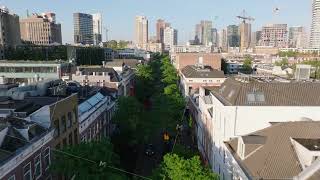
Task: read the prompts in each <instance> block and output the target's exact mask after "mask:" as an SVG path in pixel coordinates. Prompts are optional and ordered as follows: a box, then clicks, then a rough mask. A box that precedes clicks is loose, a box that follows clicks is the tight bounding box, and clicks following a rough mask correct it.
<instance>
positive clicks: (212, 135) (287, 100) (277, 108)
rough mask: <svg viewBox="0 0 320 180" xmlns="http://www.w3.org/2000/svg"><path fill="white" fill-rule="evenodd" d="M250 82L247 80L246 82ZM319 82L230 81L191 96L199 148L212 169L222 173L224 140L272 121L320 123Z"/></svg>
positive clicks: (262, 126) (223, 172)
mask: <svg viewBox="0 0 320 180" xmlns="http://www.w3.org/2000/svg"><path fill="white" fill-rule="evenodd" d="M247 80H248V79H247ZM318 97H320V84H319V83H307V82H305V83H304V82H297V83H281V82H269V83H266V82H258V81H255V80H250V81H244V79H239V80H237V79H233V78H229V79H227V80H226V81H225V82H224V83H223V84H222V85H221V86H220V88H200V93H199V97H196V98H195V97H191V98H190V101H191V104H192V106H190V112H191V114H192V116H193V118H194V119H195V122H196V127H195V129H196V134H197V139H198V148H199V150H200V152H201V153H202V155H203V157H204V159H206V160H207V162H208V163H209V164H210V165H211V167H212V170H214V171H215V172H218V173H219V174H220V177H226V176H227V174H228V173H229V172H225V171H223V169H224V165H225V159H224V155H223V154H224V152H225V149H224V141H229V140H230V138H234V137H239V136H243V135H246V134H249V133H252V132H254V131H257V130H260V129H263V128H266V127H269V126H270V125H271V124H272V123H273V122H288V121H300V120H305V119H314V120H320V99H319V98H318Z"/></svg>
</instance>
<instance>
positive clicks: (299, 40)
mask: <svg viewBox="0 0 320 180" xmlns="http://www.w3.org/2000/svg"><path fill="white" fill-rule="evenodd" d="M306 36H307V35H306V32H305V29H304V27H302V26H296V27H290V28H289V47H291V48H305V47H306V43H307V42H306Z"/></svg>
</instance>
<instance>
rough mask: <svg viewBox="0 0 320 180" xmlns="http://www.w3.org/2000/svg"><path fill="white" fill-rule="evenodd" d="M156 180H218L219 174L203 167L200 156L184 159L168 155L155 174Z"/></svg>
mask: <svg viewBox="0 0 320 180" xmlns="http://www.w3.org/2000/svg"><path fill="white" fill-rule="evenodd" d="M153 178H154V179H165V180H181V179H183V180H194V179H201V180H218V179H219V177H218V175H217V174H215V173H213V172H211V170H210V169H209V168H208V167H203V166H202V165H201V161H200V158H199V156H194V157H192V158H190V159H185V158H182V157H180V156H178V155H176V154H166V155H165V156H164V158H163V162H162V163H161V165H160V167H159V169H157V170H156V171H155V172H154V176H153Z"/></svg>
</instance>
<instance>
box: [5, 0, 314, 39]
mask: <svg viewBox="0 0 320 180" xmlns="http://www.w3.org/2000/svg"><path fill="white" fill-rule="evenodd" d="M311 4H312V0H0V5H5V6H7V7H8V8H9V9H10V10H11V11H13V12H14V13H16V14H18V15H19V16H20V18H21V17H25V16H26V12H27V9H28V10H29V13H32V12H38V13H41V12H48V11H51V12H55V13H56V15H57V21H59V22H61V23H62V38H63V41H64V42H69V43H70V42H73V19H72V14H73V13H74V12H84V13H95V12H101V13H102V14H103V24H105V25H106V26H107V27H108V29H110V31H109V33H108V36H109V39H117V40H120V39H125V40H132V39H133V33H134V31H133V28H134V17H135V16H136V15H145V16H147V17H148V19H149V31H150V33H149V34H150V35H153V34H155V33H154V32H155V21H156V19H158V18H163V19H165V20H167V21H169V22H170V23H171V24H172V26H173V27H174V28H176V29H178V33H179V34H178V38H179V42H180V43H182V42H185V41H187V40H188V39H191V38H192V37H193V33H194V26H195V24H196V23H198V22H199V21H200V20H202V19H206V20H212V21H213V23H214V26H215V27H216V28H218V29H221V28H223V27H226V26H227V25H229V24H238V22H239V20H238V19H237V18H236V16H237V15H239V14H240V13H241V12H242V10H243V9H245V10H246V11H247V14H249V15H250V16H252V17H254V18H255V19H256V20H255V21H254V23H253V30H256V29H259V28H261V26H262V25H264V24H267V23H287V24H288V25H289V26H297V25H302V26H305V27H306V28H307V29H309V27H310V23H311ZM275 7H278V8H280V12H279V13H278V14H277V15H275V14H273V9H274V8H275Z"/></svg>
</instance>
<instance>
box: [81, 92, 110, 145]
mask: <svg viewBox="0 0 320 180" xmlns="http://www.w3.org/2000/svg"><path fill="white" fill-rule="evenodd" d="M115 104H116V102H115V99H114V98H112V96H109V95H107V94H106V93H105V91H100V92H97V93H95V94H94V95H93V96H91V97H89V98H87V99H86V100H85V101H83V102H82V103H80V104H79V107H78V112H79V114H78V115H79V119H78V120H79V134H80V139H81V141H82V142H87V141H91V140H99V139H101V138H103V137H108V136H110V135H111V132H112V129H113V127H112V126H111V118H112V116H113V114H114V112H115Z"/></svg>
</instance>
